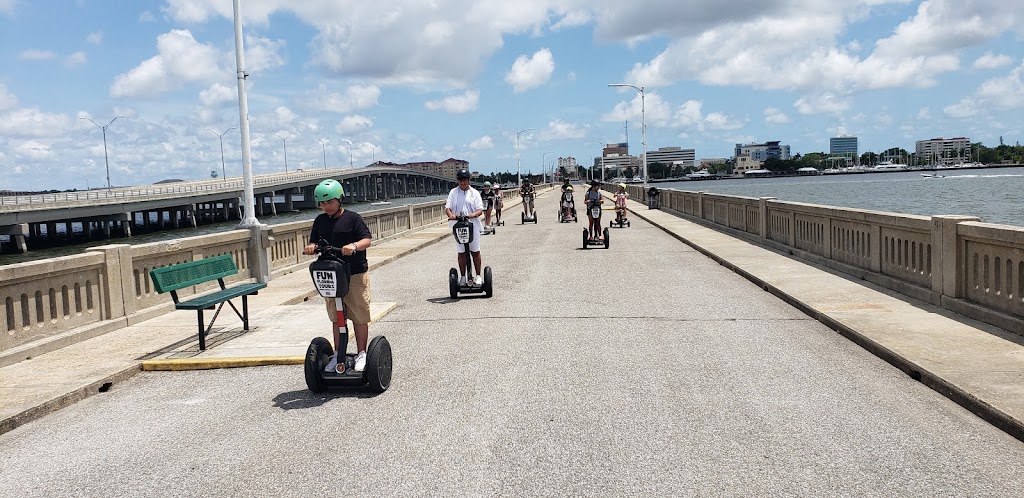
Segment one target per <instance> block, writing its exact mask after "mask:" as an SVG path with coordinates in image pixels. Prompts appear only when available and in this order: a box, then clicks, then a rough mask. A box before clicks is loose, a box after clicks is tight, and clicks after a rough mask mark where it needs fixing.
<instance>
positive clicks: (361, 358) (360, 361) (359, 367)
mask: <svg viewBox="0 0 1024 498" xmlns="http://www.w3.org/2000/svg"><path fill="white" fill-rule="evenodd" d="M364 368H366V351H363V352H361V353H359V354H357V355H356V364H355V366H354V367H352V370H355V371H356V372H362V371H363V369H364Z"/></svg>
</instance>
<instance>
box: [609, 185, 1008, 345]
mask: <svg viewBox="0 0 1024 498" xmlns="http://www.w3.org/2000/svg"><path fill="white" fill-rule="evenodd" d="M627 188H628V190H629V193H630V197H631V198H633V199H637V200H640V201H641V202H646V201H647V192H645V191H643V189H642V188H640V187H637V186H629V187H627ZM659 197H660V207H661V209H663V210H666V211H669V212H672V213H675V214H677V215H680V216H682V217H686V218H693V219H696V220H700V221H701V222H703V223H704V224H706V225H708V226H710V227H712V228H718V229H721V230H723V231H725V232H728V233H731V234H734V235H738V236H741V237H743V238H746V239H749V240H752V241H753V242H756V243H759V244H761V245H764V246H767V247H770V248H773V249H776V250H779V251H783V252H787V253H789V254H791V255H793V256H795V257H798V258H801V259H804V260H807V261H810V262H813V263H816V264H821V265H823V266H826V267H829V268H832V269H835V270H839V271H842V272H845V273H848V274H850V275H852V276H854V277H857V278H862V279H864V280H867V281H869V282H872V283H875V284H878V285H881V286H883V287H886V288H889V289H892V290H894V291H897V292H900V293H902V294H905V295H908V296H910V297H913V298H916V299H920V300H923V301H927V302H929V303H932V304H935V305H938V306H941V307H944V308H946V309H949V310H951V311H954V312H956V313H960V314H963V315H965V316H968V317H971V318H974V319H977V320H981V321H984V322H987V323H990V324H993V325H996V326H998V327H1000V328H1003V329H1006V330H1009V331H1012V332H1016V333H1018V334H1022V335H1024V227H1017V226H1011V225H997V224H990V223H981V222H980V221H979V219H978V218H977V217H971V216H930V217H929V216H916V215H909V214H898V213H886V212H879V211H869V210H864V209H853V208H840V207H833V206H820V205H815V204H806V203H799V202H786V201H779V200H776V199H774V198H752V197H740V196H729V195H719V194H709V193H703V192H688V191H679V190H670V189H666V190H661V192H660V195H659Z"/></svg>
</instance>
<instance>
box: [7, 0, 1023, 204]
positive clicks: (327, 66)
mask: <svg viewBox="0 0 1024 498" xmlns="http://www.w3.org/2000/svg"><path fill="white" fill-rule="evenodd" d="M241 14H242V20H243V22H242V24H243V28H242V29H243V34H244V46H245V66H244V67H245V72H246V73H247V74H248V77H247V79H246V93H247V96H248V98H247V102H248V106H249V126H250V134H251V143H252V145H251V150H252V168H253V172H254V173H255V174H264V173H275V172H284V171H285V169H286V168H287V169H288V171H294V170H296V169H310V168H323V167H324V162H325V161H326V165H327V166H328V167H347V166H348V165H349V164H352V165H354V166H356V167H359V166H365V165H367V164H369V163H371V162H372V161H374V160H384V161H392V162H399V163H402V162H411V161H443V160H444V159H447V158H449V157H454V158H458V159H465V160H467V161H469V163H470V168H471V169H472V170H474V171H480V172H482V173H491V172H501V171H510V172H513V173H514V172H516V171H517V168H518V169H519V170H521V171H522V172H523V173H526V172H533V173H539V172H540V171H541V168H542V165H546V164H550V163H552V162H553V161H555V160H556V159H557V158H559V157H575V158H577V160H578V161H579V162H580V163H583V164H588V165H589V164H592V162H593V158H594V157H595V156H599V155H600V151H601V147H602V143H617V142H625V141H628V142H629V144H630V152H631V153H633V154H636V155H639V152H640V150H641V147H642V146H641V121H642V120H643V121H645V122H646V124H647V148H648V150H655V149H657V148H659V147H683V148H692V149H695V151H696V157H697V158H698V159H699V158H717V157H729V156H731V155H732V153H733V148H734V145H735V144H736V143H754V142H758V143H759V142H765V141H769V140H780V141H782V143H784V144H788V145H790V147H791V149H792V152H793V153H794V154H796V153H808V152H819V151H824V152H827V151H828V140H829V138H830V137H833V136H837V135H839V134H850V135H856V136H857V137H859V142H860V151H861V152H862V153H863V152H867V151H876V152H880V151H882V150H885V149H888V148H890V147H902V148H905V149H908V150H913V148H914V142H915V140H923V139H929V138H936V137H960V136H967V137H969V138H970V139H971V140H972V141H975V142H978V141H980V142H982V143H984V144H985V145H987V146H996V145H998V144H999V139H1000V137H1003V138H1004V140H1005V141H1006V143H1008V144H1013V143H1016V142H1018V141H1021V139H1022V136H1021V135H1024V124H1022V120H1021V115H1022V110H1024V44H1022V43H1021V42H1022V37H1024V9H1022V8H1021V6H1020V4H1019V2H1018V1H1017V0H1014V1H1010V2H1007V1H1005V0H956V1H953V0H926V1H920V2H918V1H907V0H632V1H628V2H626V1H622V0H516V1H509V0H384V1H377V2H369V1H358V0H303V1H301V2H298V1H294V0H287V1H286V0H242V1H241ZM236 70H237V67H236V60H235V43H234V31H233V11H232V2H231V1H230V0H164V1H149V0H133V1H131V2H126V1H116V0H0V171H2V172H3V174H2V175H0V190H3V189H11V190H43V189H71V188H78V189H84V188H96V187H100V186H105V185H106V182H107V180H106V176H107V173H106V171H107V165H106V161H105V159H104V145H103V131H102V130H101V128H100V127H102V126H104V125H108V123H109V126H107V129H106V144H107V158H108V160H109V172H110V173H109V174H110V181H111V183H112V184H113V185H114V186H118V185H144V184H150V183H154V182H157V181H160V180H165V179H172V178H173V179H183V180H200V179H208V178H210V177H211V172H216V174H217V175H222V173H221V171H222V162H221V154H220V146H221V143H223V150H224V163H223V170H224V171H225V172H226V174H227V176H229V177H236V176H240V175H241V172H242V162H241V137H240V134H239V131H238V126H239V111H238V98H237V77H236V75H237V72H236ZM612 83H628V84H632V85H636V86H642V87H643V88H644V98H643V102H641V94H640V92H639V91H637V90H634V89H632V88H613V87H609V86H608V85H609V84H612ZM641 107H643V110H644V113H643V119H642V116H641V114H642V113H641ZM90 120H91V121H90ZM111 120H114V121H113V122H111ZM522 130H527V131H522ZM520 131H522V132H521V133H517V132H520ZM517 136H518V151H517ZM220 137H222V139H221V138H220ZM286 150H287V154H286V153H285V151H286ZM324 156H326V158H325V157H324ZM286 159H287V161H286Z"/></svg>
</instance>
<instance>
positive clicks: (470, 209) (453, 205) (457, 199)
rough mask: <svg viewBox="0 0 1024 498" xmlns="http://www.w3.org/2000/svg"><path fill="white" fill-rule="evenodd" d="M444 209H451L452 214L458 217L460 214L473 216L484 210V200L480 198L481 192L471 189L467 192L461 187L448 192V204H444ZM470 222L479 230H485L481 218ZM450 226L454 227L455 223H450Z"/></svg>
mask: <svg viewBox="0 0 1024 498" xmlns="http://www.w3.org/2000/svg"><path fill="white" fill-rule="evenodd" d="M444 207H445V208H447V209H451V210H452V213H454V214H455V215H456V216H458V215H460V214H467V215H468V214H473V213H475V212H477V211H479V210H481V209H483V208H484V200H483V198H482V197H480V192H478V191H477V190H476V189H475V188H473V187H469V188H468V189H467V190H462V189H461V188H459V187H455V188H453V189H452V190H451V192H448V202H445V203H444ZM469 221H471V222H473V223H474V224H475V225H476V228H477V229H478V230H481V229H483V222H482V221H481V220H480V218H472V219H470V220H469ZM448 224H449V225H454V224H455V222H454V221H450V222H449V223H448Z"/></svg>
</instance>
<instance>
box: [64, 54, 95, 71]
mask: <svg viewBox="0 0 1024 498" xmlns="http://www.w3.org/2000/svg"><path fill="white" fill-rule="evenodd" d="M88 60H89V59H88V57H86V55H85V52H75V53H73V54H71V55H69V56H67V57H65V58H64V67H78V66H82V65H84V64H85V63H86V62H88Z"/></svg>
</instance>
